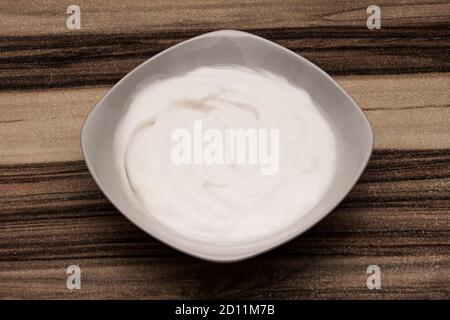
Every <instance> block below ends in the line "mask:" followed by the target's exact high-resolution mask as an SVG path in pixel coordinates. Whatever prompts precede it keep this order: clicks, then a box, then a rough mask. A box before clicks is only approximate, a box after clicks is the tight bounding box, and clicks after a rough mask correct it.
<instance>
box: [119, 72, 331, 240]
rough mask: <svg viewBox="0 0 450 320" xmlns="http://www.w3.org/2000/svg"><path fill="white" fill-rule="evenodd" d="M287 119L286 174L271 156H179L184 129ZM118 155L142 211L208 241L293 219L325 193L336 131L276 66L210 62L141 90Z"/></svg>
mask: <svg viewBox="0 0 450 320" xmlns="http://www.w3.org/2000/svg"><path fill="white" fill-rule="evenodd" d="M199 122H200V123H201V124H202V125H203V128H216V129H220V130H224V131H225V130H226V129H236V128H242V129H249V128H252V129H278V132H279V154H277V156H278V157H277V159H278V162H279V163H278V168H277V169H278V170H277V173H276V174H270V175H264V174H261V170H260V169H261V168H260V167H261V164H256V165H255V164H246V165H242V164H205V163H200V164H198V163H197V164H179V163H174V162H173V161H172V159H171V151H172V150H173V147H174V141H173V140H172V139H171V136H172V134H173V132H174V130H177V129H180V128H185V129H187V130H192V128H193V124H194V123H199ZM114 147H115V160H116V162H117V165H118V167H119V168H120V170H121V171H122V173H123V179H124V182H125V183H126V184H127V186H129V194H128V196H129V197H130V198H131V200H132V201H134V202H137V203H138V204H139V206H140V207H141V209H142V211H143V212H144V213H145V214H146V215H148V216H152V217H153V218H155V219H157V220H158V221H159V222H160V223H162V224H164V225H165V226H166V227H168V228H170V229H172V230H174V231H176V232H178V233H179V234H181V235H183V236H185V237H188V238H191V239H196V240H199V241H204V242H209V243H215V244H227V243H242V242H249V241H253V240H256V239H259V238H263V237H266V236H268V235H270V234H273V233H276V232H279V231H281V230H283V229H284V228H286V227H288V226H289V225H291V224H292V223H294V222H295V221H297V220H298V219H300V218H301V217H302V216H304V215H306V214H307V213H308V212H309V211H311V210H312V209H313V208H314V207H315V206H316V205H317V204H318V203H319V201H320V200H321V198H322V197H323V196H324V194H325V192H326V191H327V189H328V187H329V186H330V183H331V181H332V178H333V176H334V174H335V170H336V138H335V136H334V134H333V132H332V129H331V128H330V125H329V123H328V122H327V121H326V119H325V118H324V117H323V115H322V114H321V113H320V112H319V110H318V109H317V107H316V106H315V104H314V102H313V101H312V99H311V97H310V95H309V94H308V93H307V92H306V91H305V90H303V89H301V88H298V87H296V86H294V85H292V84H290V83H289V82H288V81H287V80H286V79H284V78H282V77H280V76H277V75H274V74H272V73H269V72H267V71H261V70H253V69H248V68H244V67H239V66H211V67H202V68H197V69H195V70H192V71H190V72H188V73H185V74H182V75H180V76H178V77H173V78H169V79H164V80H158V81H153V82H151V83H148V84H145V85H143V86H141V87H140V88H139V90H137V92H136V94H135V95H134V97H133V99H132V100H131V101H130V104H129V106H128V109H127V113H126V114H125V115H124V117H122V120H121V122H120V123H119V125H118V127H117V131H116V136H115V140H114Z"/></svg>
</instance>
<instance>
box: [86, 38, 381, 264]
mask: <svg viewBox="0 0 450 320" xmlns="http://www.w3.org/2000/svg"><path fill="white" fill-rule="evenodd" d="M211 36H213V37H222V36H225V37H228V38H229V37H233V36H239V37H243V36H244V37H251V38H254V39H256V40H259V41H262V42H265V43H266V44H268V45H271V46H275V47H277V49H278V50H282V51H284V52H287V53H288V54H290V55H293V56H295V57H296V58H297V59H299V60H302V61H303V62H304V63H306V64H308V65H309V66H310V67H312V68H313V69H314V70H315V72H319V73H321V74H322V75H323V76H325V78H327V79H328V80H329V81H331V82H332V83H333V84H334V85H335V86H336V87H337V88H338V89H339V90H340V91H341V93H343V94H344V96H345V97H346V98H347V99H348V100H349V101H350V102H351V104H352V105H353V106H354V109H355V112H357V113H358V115H359V116H360V118H361V119H362V120H363V122H364V123H365V126H366V127H367V129H368V130H367V138H368V139H369V140H370V148H369V149H368V152H367V154H365V155H364V158H363V160H362V162H361V165H360V166H359V168H358V170H356V171H355V179H354V181H353V182H352V183H351V184H350V186H349V188H348V190H347V191H346V192H344V193H343V194H342V195H341V196H340V197H339V198H338V200H337V201H336V202H335V203H334V204H333V205H332V206H329V208H327V209H326V210H322V211H319V212H317V213H316V214H315V215H314V216H313V217H312V218H311V219H310V221H309V223H306V224H304V225H301V226H299V227H298V228H297V229H296V230H295V232H291V233H290V234H288V235H286V236H285V237H283V238H281V239H278V240H277V241H274V242H272V243H270V244H268V245H266V246H264V247H262V248H260V249H258V250H255V251H253V252H249V253H244V254H238V255H235V256H224V255H215V256H214V255H211V254H204V253H199V252H196V251H191V250H189V248H187V247H180V246H179V245H178V244H174V243H171V241H170V240H169V239H165V238H163V237H162V236H161V235H159V234H154V233H152V232H150V231H148V230H146V229H145V228H144V227H143V226H141V225H140V223H139V222H138V221H135V219H134V218H132V217H130V216H129V215H128V214H127V213H126V210H122V209H121V206H120V205H119V204H117V203H116V201H114V199H113V197H111V196H110V195H109V194H108V192H107V191H106V189H104V188H103V183H102V182H101V180H100V178H99V177H98V176H97V174H96V171H95V169H94V166H93V164H92V163H91V160H90V159H89V156H88V152H87V150H86V148H85V143H86V142H85V139H87V137H86V136H85V135H86V133H85V132H86V131H87V130H86V128H87V126H88V125H89V124H88V123H89V119H91V116H92V115H93V114H94V112H95V111H96V110H98V106H100V105H101V104H102V103H103V101H104V100H106V98H107V97H108V96H109V95H110V93H111V92H112V91H113V90H114V89H115V88H116V87H118V86H119V85H120V84H121V83H123V82H125V81H127V79H128V78H129V77H131V75H132V74H134V73H135V72H136V71H137V70H138V69H140V68H141V67H142V66H144V65H146V64H148V63H151V62H152V61H153V60H155V59H156V58H157V57H159V56H161V55H164V54H166V53H168V52H169V51H172V50H175V49H176V48H178V47H179V46H182V45H184V44H186V43H189V42H192V41H196V40H198V39H201V38H204V37H211ZM80 145H81V150H82V154H83V157H84V160H85V163H86V166H87V168H88V171H89V173H90V174H91V176H92V178H93V179H94V181H95V183H96V184H97V186H98V188H99V189H100V191H101V192H102V193H103V195H104V196H105V197H106V198H107V199H108V201H109V202H110V203H111V204H112V205H113V206H114V207H115V208H116V209H117V210H118V211H119V212H120V213H121V214H122V215H123V216H124V217H125V218H127V220H129V221H130V222H131V223H133V224H134V225H135V226H137V227H138V228H139V229H140V230H142V231H144V232H145V233H146V234H148V235H150V236H151V237H153V238H155V239H157V240H158V241H161V242H162V243H164V244H166V245H168V246H169V247H171V248H174V249H176V250H178V251H181V252H183V253H185V254H188V255H190V256H193V257H195V258H199V259H201V260H205V261H209V262H219V263H230V262H238V261H242V260H246V259H249V258H252V257H255V256H257V255H260V254H262V253H265V252H267V251H269V250H272V249H275V248H276V247H279V246H281V245H283V244H285V243H287V242H289V241H291V240H292V239H294V238H296V237H298V236H300V235H301V234H303V233H305V232H306V231H308V230H309V229H311V228H312V227H313V226H315V225H316V224H317V223H319V222H320V221H321V220H323V219H324V218H325V217H326V216H328V215H329V214H330V213H331V212H332V211H333V210H334V209H335V208H336V207H337V206H338V205H339V204H340V203H341V202H342V201H343V200H344V199H345V198H346V197H347V195H348V194H349V193H350V191H351V190H352V189H353V188H354V187H355V185H356V183H357V182H358V181H359V179H360V177H361V175H362V173H363V172H364V170H365V169H366V167H367V164H368V162H369V159H370V157H371V155H372V152H373V149H374V133H373V128H372V126H371V124H370V122H369V120H368V119H367V117H366V116H365V114H364V113H363V111H362V109H361V107H359V105H358V104H357V103H356V102H355V101H354V100H353V98H352V97H351V96H350V95H349V94H348V93H347V92H346V91H345V90H344V89H343V88H342V87H341V86H340V85H339V83H338V82H337V81H336V80H334V79H333V78H332V77H331V76H330V75H329V74H328V73H326V72H325V71H324V70H322V69H321V68H319V67H318V66H317V65H315V64H314V63H312V62H311V61H309V60H308V59H306V58H304V57H303V56H301V55H299V54H297V53H295V52H293V51H291V50H289V49H287V48H285V47H283V46H281V45H279V44H277V43H276V42H273V41H270V40H268V39H265V38H263V37H260V36H258V35H255V34H252V33H248V32H245V31H240V30H233V29H223V30H217V31H212V32H207V33H204V34H201V35H198V36H195V37H192V38H189V39H186V40H184V41H181V42H179V43H177V44H175V45H173V46H171V47H169V48H167V49H165V50H163V51H161V52H159V53H157V54H156V55H154V56H152V57H150V58H149V59H147V60H145V61H143V62H142V63H140V64H139V65H138V66H136V67H135V68H133V69H132V70H131V71H130V72H128V73H127V74H126V75H125V76H123V77H122V78H121V79H120V80H119V81H117V82H116V83H115V84H114V85H113V86H112V87H111V88H110V89H109V90H108V91H107V92H106V93H105V94H104V95H103V97H102V98H101V99H100V100H98V102H97V103H96V104H95V105H94V106H93V107H92V109H91V110H90V111H89V113H88V114H87V115H86V116H85V118H84V121H83V125H82V127H81V130H80ZM300 219H301V218H300Z"/></svg>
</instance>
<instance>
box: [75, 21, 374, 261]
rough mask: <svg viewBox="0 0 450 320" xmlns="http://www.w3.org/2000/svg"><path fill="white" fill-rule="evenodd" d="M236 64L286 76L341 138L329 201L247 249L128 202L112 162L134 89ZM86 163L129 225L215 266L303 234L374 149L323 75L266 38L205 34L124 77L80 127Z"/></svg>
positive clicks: (359, 118) (346, 100)
mask: <svg viewBox="0 0 450 320" xmlns="http://www.w3.org/2000/svg"><path fill="white" fill-rule="evenodd" d="M216 64H236V65H243V66H246V67H250V68H262V69H266V70H269V71H271V72H273V73H276V74H281V75H283V76H284V77H286V78H287V79H288V80H289V81H291V82H292V83H294V84H297V85H298V86H300V87H302V88H304V89H306V90H307V91H308V92H309V93H310V95H311V96H312V98H313V99H314V101H315V102H316V103H317V104H318V105H319V107H320V108H322V109H323V112H324V114H325V116H326V117H327V118H328V119H329V121H330V123H331V126H332V127H333V129H334V131H335V134H336V136H337V168H338V169H337V172H336V175H335V178H334V179H333V181H332V184H331V187H330V188H329V190H328V192H327V194H326V195H325V197H324V198H323V199H322V200H321V202H320V203H319V204H318V205H317V206H316V207H315V208H314V209H313V210H312V211H310V212H309V213H308V214H306V215H305V216H303V217H301V218H299V220H298V221H297V222H296V223H294V224H292V225H291V226H289V227H287V228H286V229H284V230H283V231H281V232H279V233H278V234H276V235H273V236H270V237H267V238H265V239H263V240H258V241H256V242H252V243H246V244H242V245H224V246H218V245H213V244H209V243H204V242H199V241H196V240H192V239H187V238H185V237H183V236H181V235H179V234H177V233H176V232H175V231H173V230H171V229H169V228H167V227H166V226H164V225H162V224H161V223H159V222H158V221H156V220H155V219H152V218H151V217H149V216H146V215H144V213H142V212H140V211H139V209H138V208H137V206H136V205H135V204H134V203H133V202H132V201H130V199H128V198H127V197H126V196H125V194H126V192H125V191H124V186H123V185H122V184H121V180H120V179H119V170H118V168H116V167H115V161H113V137H114V132H115V130H116V126H117V124H118V122H119V120H120V117H121V115H122V111H123V109H124V108H125V107H126V101H127V100H128V99H129V96H130V95H131V94H132V93H133V92H134V91H135V89H136V87H137V85H138V84H139V83H141V82H143V81H145V80H146V79H148V78H149V77H150V76H152V75H155V74H158V75H163V76H175V75H178V74H180V73H182V72H186V71H189V70H191V69H194V68H196V67H199V66H206V65H216ZM81 146H82V149H83V153H84V157H85V159H86V163H87V166H88V168H89V171H90V172H91V174H92V176H93V177H94V179H95V181H96V182H97V184H98V186H99V187H100V189H101V190H102V191H103V193H104V194H105V195H106V197H108V199H109V200H110V201H111V202H112V203H113V204H114V205H115V206H116V208H117V209H119V211H121V212H122V213H123V214H124V215H125V216H126V217H127V218H128V219H129V220H131V221H132V222H133V223H134V224H136V225H137V226H138V227H140V228H141V229H142V230H144V231H145V232H147V233H148V234H150V235H151V236H153V237H155V238H157V239H159V240H161V241H162V242H164V243H166V244H168V245H169V246H171V247H174V248H176V249H178V250H180V251H183V252H185V253H187V254H190V255H192V256H195V257H198V258H202V259H205V260H210V261H216V262H230V261H237V260H242V259H245V258H249V257H252V256H255V255H257V254H260V253H262V252H264V251H267V250H269V249H272V248H274V247H276V246H278V245H280V244H282V243H284V242H286V241H288V240H290V239H292V238H295V237H297V236H298V235H300V234H302V233H303V232H305V231H306V230H308V229H309V228H311V227H312V226H313V225H314V224H316V223H317V222H319V221H320V220H321V219H323V218H324V217H325V216H326V215H327V214H328V213H330V212H331V211H332V210H333V208H335V207H336V206H337V205H338V204H339V202H340V201H342V199H344V197H345V196H346V195H347V193H348V192H349V191H350V190H351V189H352V187H353V186H354V184H355V183H356V181H357V180H358V178H359V177H360V175H361V173H362V172H363V170H364V168H365V167H366V165H367V162H368V160H369V157H370V154H371V152H372V147H373V134H372V129H371V127H370V124H369V122H368V121H367V119H366V118H365V116H364V114H363V113H362V111H361V109H360V108H359V107H358V105H357V104H356V103H355V102H354V101H353V100H352V98H351V97H350V96H349V95H348V94H347V93H346V92H345V91H344V90H343V89H342V88H341V87H340V86H339V85H338V84H337V83H336V82H335V81H334V80H333V79H332V78H331V77H330V76H329V75H328V74H326V73H325V72H324V71H323V70H321V69H320V68H319V67H317V66H316V65H314V64H313V63H311V62H310V61H308V60H306V59H304V58H303V57H301V56H299V55H297V54H296V53H293V52H292V51H290V50H288V49H286V48H283V47H281V46H279V45H277V44H275V43H273V42H271V41H268V40H266V39H263V38H261V37H258V36H255V35H252V34H249V33H245V32H241V31H234V30H223V31H216V32H211V33H207V34H204V35H201V36H198V37H195V38H192V39H190V40H187V41H184V42H182V43H180V44H177V45H175V46H173V47H171V48H169V49H167V50H165V51H163V52H161V53H159V54H157V55H156V56H154V57H152V58H151V59H149V60H147V61H145V62H144V63H142V64H141V65H140V66H138V67H137V68H135V69H134V70H133V71H131V72H130V73H128V74H127V75H126V76H125V77H124V78H123V79H121V80H120V81H119V82H118V83H117V84H116V85H115V86H114V87H113V88H112V89H111V90H110V91H109V92H108V93H107V94H106V95H105V96H104V97H103V98H102V99H101V100H100V101H99V102H98V103H97V105H96V106H95V107H94V109H93V110H92V112H91V113H90V114H89V116H88V117H87V119H86V121H85V123H84V125H83V128H82V130H81Z"/></svg>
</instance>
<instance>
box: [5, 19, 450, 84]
mask: <svg viewBox="0 0 450 320" xmlns="http://www.w3.org/2000/svg"><path fill="white" fill-rule="evenodd" d="M449 26H450V25H448V24H442V23H440V24H436V25H431V26H430V25H428V26H426V27H424V28H404V27H401V28H386V29H381V30H378V31H369V30H367V29H365V28H360V27H350V26H349V27H314V28H291V29H289V28H282V29H250V30H247V31H249V32H252V33H255V34H257V35H260V36H262V37H265V38H267V39H270V40H273V41H275V42H278V43H279V44H281V45H283V46H285V47H287V48H289V49H291V50H293V51H295V52H296V53H298V54H300V55H302V56H304V57H305V58H307V59H309V60H311V61H312V62H314V63H315V64H317V65H318V66H319V67H321V68H323V69H324V70H325V71H327V72H328V73H330V74H331V75H362V74H364V75H374V74H400V73H422V72H449V71H450V60H449V59H448V57H449V56H450V28H449ZM212 30H213V29H211V30H203V29H202V30H189V31H186V30H183V31H180V32H173V31H172V32H157V33H151V32H149V33H137V34H136V33H134V34H109V35H105V34H95V35H93V34H83V33H82V32H79V33H76V34H75V33H74V34H70V35H68V34H62V35H43V36H42V35H36V36H23V37H5V36H4V37H0V90H25V89H43V88H59V87H81V86H97V85H110V84H113V83H115V82H117V81H118V80H119V79H121V78H122V77H123V76H124V75H125V74H127V73H128V72H129V71H131V70H132V69H133V68H134V67H136V66H137V65H139V64H140V63H142V62H143V61H145V60H146V59H148V58H150V57H152V56H153V55H155V54H156V53H158V52H161V51H162V50H164V49H166V48H168V47H170V46H172V45H174V44H176V43H179V42H180V41H183V40H185V39H188V38H191V37H193V36H196V35H199V34H202V33H204V32H207V31H212Z"/></svg>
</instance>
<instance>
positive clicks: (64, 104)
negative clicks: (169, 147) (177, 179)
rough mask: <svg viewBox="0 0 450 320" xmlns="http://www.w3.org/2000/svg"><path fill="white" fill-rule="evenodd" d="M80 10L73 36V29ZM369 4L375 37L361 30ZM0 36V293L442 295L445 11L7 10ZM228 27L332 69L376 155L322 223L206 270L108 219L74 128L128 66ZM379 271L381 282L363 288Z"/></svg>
mask: <svg viewBox="0 0 450 320" xmlns="http://www.w3.org/2000/svg"><path fill="white" fill-rule="evenodd" d="M73 2H76V4H78V5H79V6H80V8H81V29H80V30H68V29H67V27H66V18H67V17H68V14H67V13H66V8H67V7H68V6H69V5H70V4H75V3H73ZM372 2H374V3H375V4H377V5H379V6H380V7H381V14H382V20H381V21H382V28H381V30H368V29H367V27H366V19H367V17H368V14H367V13H366V8H367V6H368V5H370V4H372ZM180 3H183V4H182V5H181V4H180ZM0 26H1V28H0V90H1V93H0V108H1V113H0V138H1V139H0V298H139V299H140V298H145V299H147V298H287V299H300V298H312V299H317V298H319V299H322V298H333V299H334V298H370V299H372V298H374V299H379V298H447V299H448V298H449V296H450V294H449V293H450V3H449V2H448V1H445V0H442V1H439V0H433V1H410V0H405V1H402V4H399V2H398V1H384V0H383V1H381V0H378V1H347V0H345V1H344V0H343V1H337V2H333V1H325V0H314V1H313V0H302V1H301V0H295V1H283V2H281V1H235V0H212V1H207V2H206V1H200V0H198V1H197V0H192V1H184V2H180V1H169V0H157V1H147V0H136V1H134V2H133V4H129V3H128V2H127V1H118V0H114V1H111V0H108V1H106V0H105V1H78V0H77V1H66V0H63V1H60V0H51V1H50V0H49V1H39V2H37V1H35V2H29V1H23V0H21V1H17V0H2V1H1V2H0ZM225 28H232V29H241V30H245V31H248V32H252V33H255V34H257V35H260V36H263V37H265V38H268V39H270V40H273V41H275V42H277V43H279V44H281V45H283V46H285V47H287V48H289V49H291V50H293V51H295V52H297V53H298V54H300V55H302V56H304V57H306V58H307V59H310V60H311V61H313V62H314V63H315V64H317V65H318V66H320V67H321V68H322V69H324V70H325V71H327V72H328V73H329V74H330V75H332V76H333V77H334V78H335V79H336V80H337V81H338V82H339V84H341V85H342V86H343V87H344V88H345V89H346V90H347V91H348V92H349V93H350V95H351V96H352V97H353V98H354V99H355V100H356V101H357V102H358V103H359V105H360V106H361V107H362V108H363V110H364V113H365V114H366V116H367V117H368V119H369V120H370V122H371V124H372V126H373V128H374V132H375V150H374V153H373V156H372V158H371V160H370V163H369V166H368V168H367V170H366V171H365V173H364V175H363V176H362V178H361V179H360V181H359V183H358V184H357V185H356V187H355V188H354V189H353V191H352V192H351V193H350V195H349V196H348V197H347V198H346V200H345V201H344V202H343V203H342V204H341V205H340V206H339V207H338V208H337V209H336V210H334V212H332V213H331V214H330V215H329V216H328V217H327V218H326V219H325V220H324V221H322V222H321V223H319V224H318V225H317V226H315V227H314V228H313V229H312V230H310V231H309V232H307V233H306V234H304V235H302V236H300V237H298V238H296V239H295V240H293V241H291V242H289V243H287V244H285V245H283V246H282V247H280V248H277V249H275V250H273V251H271V252H269V253H266V254H264V255H262V256H259V257H257V258H254V259H250V260H247V261H243V262H239V263H234V264H214V263H208V262H203V261H200V260H197V259H194V258H191V257H189V256H186V255H184V254H181V253H179V252H177V251H175V250H173V249H171V248H169V247H167V246H166V245H164V244H162V243H160V242H158V241H156V240H155V239H153V238H151V237H150V236H148V235H146V234H145V233H144V232H142V231H140V230H139V229H138V228H136V227H135V226H134V225H132V224H131V223H130V222H129V221H128V220H126V219H125V218H124V217H123V216H122V215H121V214H120V213H119V212H118V211H117V210H115V209H114V207H113V206H112V205H111V204H110V203H109V202H108V201H107V200H106V199H105V197H104V196H103V195H102V193H101V192H100V191H99V189H98V187H97V186H96V184H95V183H94V182H93V180H92V178H91V176H90V175H89V173H88V171H87V169H86V166H85V163H84V161H83V157H82V154H81V150H80V139H79V135H80V127H81V124H82V122H83V119H84V118H85V116H86V115H87V113H88V112H89V111H90V110H91V109H92V107H93V106H94V104H95V103H96V101H98V100H99V99H100V98H101V97H102V96H103V95H104V94H105V93H106V92H107V91H108V89H109V88H110V87H111V86H112V85H113V84H114V83H115V82H117V81H118V80H119V79H121V77H123V76H124V75H125V74H126V73H128V72H129V71H130V70H132V69H133V68H134V67H135V66H137V65H138V64H140V63H141V62H143V61H145V60H146V59H148V58H150V57H151V56H153V55H154V54H156V53H158V52H160V51H162V50H163V49H165V48H168V47H170V46H172V45H174V44H176V43H178V42H180V41H182V40H185V39H188V38H190V37H192V36H195V35H199V34H201V33H204V32H207V31H212V30H216V29H225ZM371 264H375V265H378V266H379V267H380V268H381V274H382V278H381V279H382V288H381V290H369V289H368V288H367V287H366V280H367V277H368V276H369V275H368V274H367V273H366V269H367V267H368V266H369V265H371ZM69 265H79V266H80V267H81V271H82V281H81V283H82V288H81V290H69V289H68V288H67V287H66V280H67V274H66V269H65V268H66V267H67V266H69Z"/></svg>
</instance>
